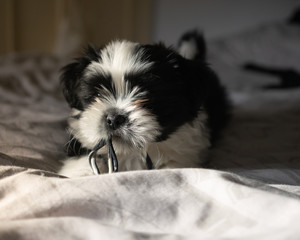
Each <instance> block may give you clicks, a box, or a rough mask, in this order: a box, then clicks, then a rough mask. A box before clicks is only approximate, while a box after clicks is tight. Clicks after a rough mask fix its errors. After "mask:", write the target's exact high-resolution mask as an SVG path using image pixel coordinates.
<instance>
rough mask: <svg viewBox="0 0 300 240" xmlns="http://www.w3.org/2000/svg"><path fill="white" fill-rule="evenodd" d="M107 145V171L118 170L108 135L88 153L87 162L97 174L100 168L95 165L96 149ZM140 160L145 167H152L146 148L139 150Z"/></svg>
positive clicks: (110, 138)
mask: <svg viewBox="0 0 300 240" xmlns="http://www.w3.org/2000/svg"><path fill="white" fill-rule="evenodd" d="M105 145H107V148H108V173H113V172H118V165H119V163H118V158H117V155H116V152H115V149H114V146H113V143H112V136H111V135H110V136H109V137H108V139H107V140H104V139H102V140H100V141H99V142H98V143H97V144H96V145H95V146H94V148H93V149H92V151H91V152H90V153H89V155H88V159H89V164H90V166H91V169H92V171H93V173H94V174H96V175H99V174H101V173H100V170H99V167H98V166H97V163H96V159H97V151H98V150H100V149H101V148H102V147H104V146H105ZM141 155H142V161H143V162H144V163H145V164H146V166H147V169H153V163H152V161H151V158H150V156H149V154H148V153H147V151H146V149H143V150H142V152H141Z"/></svg>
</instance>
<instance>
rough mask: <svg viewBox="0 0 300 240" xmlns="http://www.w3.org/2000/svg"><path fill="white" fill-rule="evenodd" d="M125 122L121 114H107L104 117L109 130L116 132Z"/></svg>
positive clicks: (125, 118)
mask: <svg viewBox="0 0 300 240" xmlns="http://www.w3.org/2000/svg"><path fill="white" fill-rule="evenodd" d="M126 120H127V117H126V116H124V115H121V114H116V113H112V114H108V115H107V117H106V122H107V125H108V127H109V128H110V129H112V130H116V129H118V128H119V127H121V126H122V125H123V124H124V123H125V122H126Z"/></svg>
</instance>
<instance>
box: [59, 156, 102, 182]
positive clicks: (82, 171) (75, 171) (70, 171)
mask: <svg viewBox="0 0 300 240" xmlns="http://www.w3.org/2000/svg"><path fill="white" fill-rule="evenodd" d="M99 167H100V170H101V169H103V167H101V166H99ZM58 174H60V175H63V176H66V177H69V178H76V177H84V176H91V175H94V173H93V171H92V169H91V167H90V165H89V161H88V157H87V156H83V157H79V158H77V157H72V158H69V159H66V160H64V161H63V166H62V168H61V169H60V171H59V172H58Z"/></svg>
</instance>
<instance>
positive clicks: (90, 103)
mask: <svg viewBox="0 0 300 240" xmlns="http://www.w3.org/2000/svg"><path fill="white" fill-rule="evenodd" d="M200 68H201V67H200ZM203 69H205V66H203ZM61 81H62V85H63V88H64V90H63V91H64V95H65V97H66V99H67V101H68V103H69V105H70V106H71V107H72V108H74V109H76V110H74V116H73V118H71V120H70V128H71V133H72V134H73V135H74V136H75V138H77V139H78V140H79V141H80V142H81V143H82V145H83V146H84V147H86V148H90V149H91V148H93V147H94V146H95V145H96V144H97V143H98V142H99V141H100V140H103V139H104V140H106V139H107V138H108V137H109V136H111V137H112V140H113V143H114V146H115V148H116V151H123V150H124V149H130V148H132V147H134V148H144V147H146V146H147V144H149V143H151V142H155V141H162V140H165V139H167V138H168V137H169V135H170V134H172V133H173V132H175V131H176V129H177V128H178V127H180V126H181V125H183V124H184V123H187V122H190V121H192V120H193V119H194V118H195V117H196V116H197V114H198V111H199V109H200V107H201V102H202V98H203V91H205V86H203V84H202V83H201V82H202V81H201V69H199V66H197V67H195V66H194V64H193V62H191V61H188V60H186V59H184V58H182V57H181V56H180V55H178V54H177V53H176V52H174V51H173V50H171V49H168V48H166V47H164V46H163V45H140V44H136V43H131V42H126V41H116V42H112V43H111V44H109V45H107V46H106V47H104V48H102V49H99V50H95V49H93V48H91V47H90V48H89V49H88V50H87V52H86V54H85V56H83V57H82V58H78V59H76V61H75V62H73V63H71V64H69V65H67V66H66V67H65V68H64V69H63V74H62V78H61Z"/></svg>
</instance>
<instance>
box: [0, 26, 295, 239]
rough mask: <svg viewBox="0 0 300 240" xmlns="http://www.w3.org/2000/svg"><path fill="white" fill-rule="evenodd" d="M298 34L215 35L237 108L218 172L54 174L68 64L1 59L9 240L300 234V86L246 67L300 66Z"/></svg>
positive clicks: (0, 210) (2, 233) (216, 152)
mask: <svg viewBox="0 0 300 240" xmlns="http://www.w3.org/2000/svg"><path fill="white" fill-rule="evenodd" d="M291 36H292V37H291ZM270 39H272V43H273V44H274V45H276V51H275V52H276V54H278V52H280V51H281V52H280V58H279V59H277V58H276V59H277V60H276V61H274V57H273V58H269V57H268V56H269V55H270V54H273V56H274V54H275V53H274V48H273V50H272V47H271V46H270ZM276 39H278V42H276V41H275V40H276ZM299 40H300V32H299V29H297V30H296V28H291V27H290V26H284V25H282V24H275V25H270V26H267V27H265V28H260V29H259V30H256V29H254V30H252V31H250V32H248V33H243V34H241V35H238V36H233V37H231V38H228V39H223V40H222V41H217V42H213V43H211V44H210V61H211V62H212V64H213V67H214V68H215V69H217V71H218V73H219V75H220V76H222V79H223V82H224V84H225V85H226V86H227V87H228V90H229V95H230V97H231V99H232V101H233V104H234V106H235V108H234V115H233V119H232V121H231V123H230V125H229V126H228V128H227V129H226V130H225V131H224V134H223V138H222V140H221V141H219V142H218V144H217V145H216V146H215V148H214V149H213V150H212V153H211V163H210V169H176V170H174V169H171V170H151V171H132V172H123V173H115V174H111V175H109V174H103V175H100V176H90V177H82V178H75V179H68V178H66V177H64V176H59V175H58V174H56V171H57V170H58V169H59V167H60V166H61V160H63V158H64V156H65V153H64V145H65V144H66V143H67V140H68V134H67V132H66V118H67V116H68V114H69V108H68V106H67V105H66V103H65V101H64V99H63V97H62V95H61V93H60V90H59V82H58V74H59V68H60V67H61V66H62V65H63V64H64V63H65V61H63V60H60V59H56V58H53V57H49V56H34V55H32V56H28V55H26V56H20V55H15V56H5V57H1V58H0V116H1V117H0V196H1V198H0V219H1V224H0V239H118V240H119V239H166V240H172V239H299V236H300V228H299V218H300V165H299V162H300V124H299V123H300V108H299V107H300V89H299V88H295V89H289V90H270V91H264V90H262V88H261V86H262V85H264V84H266V83H269V82H276V81H277V79H276V78H275V79H274V78H270V77H266V76H263V75H259V74H254V73H249V72H246V71H244V70H242V69H241V68H240V64H242V63H243V62H244V61H245V60H252V61H258V60H259V61H260V63H264V64H273V63H276V64H277V66H279V65H280V64H279V63H280V61H281V62H282V63H283V64H286V65H287V64H292V66H293V67H295V66H296V65H297V64H298V65H297V67H298V68H299V60H300V53H299V46H300V45H299V43H300V41H299ZM255 41H256V42H255ZM274 41H275V42H274ZM289 41H290V42H289ZM254 43H256V44H254ZM276 43H277V44H276ZM293 43H297V48H296V47H295V49H293V46H294V45H293ZM249 44H250V45H251V44H254V45H253V46H254V47H252V48H251V46H252V45H251V46H250V45H249ZM266 45H268V47H267V48H266V47H265V46H266ZM295 46H296V45H295ZM297 49H298V50H297ZM271 50H272V51H271ZM297 54H298V55H297ZM295 59H297V60H298V62H297V64H296V63H294V62H295Z"/></svg>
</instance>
